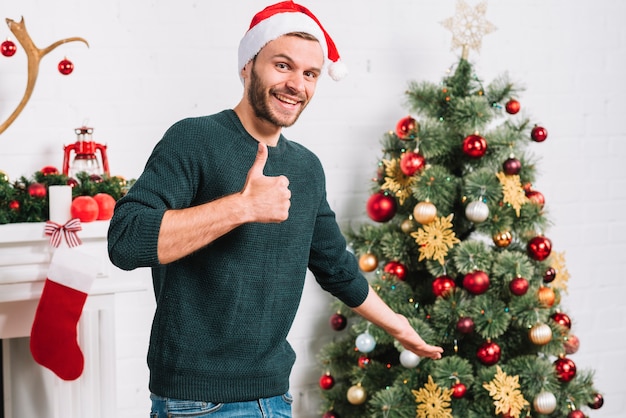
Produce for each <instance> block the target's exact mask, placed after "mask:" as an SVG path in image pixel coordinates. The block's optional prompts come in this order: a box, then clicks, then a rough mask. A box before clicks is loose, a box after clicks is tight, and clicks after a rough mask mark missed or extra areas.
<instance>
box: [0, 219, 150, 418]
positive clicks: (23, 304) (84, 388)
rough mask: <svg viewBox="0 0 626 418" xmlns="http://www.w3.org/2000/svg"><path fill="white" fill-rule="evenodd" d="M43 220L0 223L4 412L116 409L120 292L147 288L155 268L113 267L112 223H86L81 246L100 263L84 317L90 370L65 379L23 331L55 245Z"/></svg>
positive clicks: (82, 333) (75, 416)
mask: <svg viewBox="0 0 626 418" xmlns="http://www.w3.org/2000/svg"><path fill="white" fill-rule="evenodd" d="M44 226H45V223H43V222H41V223H18V224H6V225H0V339H2V348H3V350H2V351H3V359H2V362H3V366H4V370H3V376H2V379H3V382H4V400H5V407H4V417H5V418H18V417H19V418H84V417H90V418H105V417H109V416H116V392H115V390H116V386H117V380H116V379H117V378H116V372H115V370H116V353H115V336H116V331H115V328H116V324H115V299H116V298H115V295H116V294H118V293H121V292H134V291H146V290H148V289H149V287H150V278H149V276H150V272H149V269H137V270H135V271H130V272H129V271H123V270H120V269H119V268H117V267H115V266H113V265H112V264H111V263H110V261H109V258H108V255H107V249H106V236H107V230H108V227H109V222H108V221H95V222H89V223H83V224H82V230H81V231H80V232H78V235H79V237H80V239H81V240H82V242H83V243H82V245H81V246H80V247H79V248H80V252H82V253H86V254H88V255H89V256H93V257H94V259H95V260H97V263H98V269H97V276H96V279H95V281H94V283H93V285H92V287H91V290H90V292H89V295H88V297H87V301H86V303H85V307H84V308H83V313H82V316H81V319H80V322H79V324H78V336H79V346H80V347H81V350H82V351H83V354H84V357H85V369H84V372H83V374H82V375H81V377H79V378H78V379H77V380H75V381H72V382H66V381H62V380H61V379H59V378H58V377H56V375H54V374H53V373H52V372H51V371H50V370H48V369H45V368H43V367H41V366H39V365H38V364H36V363H35V362H34V361H33V360H32V357H31V356H30V352H29V349H28V339H27V338H22V337H29V336H30V330H31V327H32V322H33V319H34V316H35V311H36V309H37V305H38V303H39V298H40V296H41V292H42V290H43V286H44V282H45V280H46V277H47V272H48V267H49V263H50V260H51V257H52V255H53V252H54V249H53V248H52V247H51V246H50V243H49V237H47V236H45V234H44ZM35 387H36V388H39V393H35V392H36V391H35V390H33V388H35ZM0 395H1V394H0ZM0 412H1V411H0ZM0 416H1V414H0Z"/></svg>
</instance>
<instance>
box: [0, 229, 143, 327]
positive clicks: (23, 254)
mask: <svg viewBox="0 0 626 418" xmlns="http://www.w3.org/2000/svg"><path fill="white" fill-rule="evenodd" d="M44 226H45V223H43V222H33V223H16V224H5V225H0V303H4V302H15V301H25V300H33V299H39V297H40V296H41V291H42V290H43V284H44V281H45V279H46V275H47V270H48V265H49V263H50V259H51V257H52V254H53V251H54V249H53V248H52V247H51V246H50V245H49V237H47V236H45V235H44ZM81 226H82V231H80V232H78V236H79V237H80V239H81V240H82V241H83V245H81V246H80V247H77V248H78V249H79V250H80V251H82V252H84V253H87V254H89V255H93V256H95V257H96V258H97V259H98V260H99V262H100V265H99V268H98V272H97V277H96V280H95V282H94V284H93V286H92V288H91V291H90V293H89V294H90V295H103V294H111V293H118V292H126V291H133V290H139V289H145V288H146V281H145V272H144V274H134V273H135V272H125V271H122V270H120V269H118V268H117V267H115V266H113V265H112V264H111V263H110V261H109V259H108V255H107V249H106V236H107V231H108V227H109V222H108V221H95V222H89V223H82V225H81ZM0 334H1V332H0Z"/></svg>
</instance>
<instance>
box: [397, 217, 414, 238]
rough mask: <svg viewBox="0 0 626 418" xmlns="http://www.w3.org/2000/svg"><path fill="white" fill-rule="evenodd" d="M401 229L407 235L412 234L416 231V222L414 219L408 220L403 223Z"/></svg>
mask: <svg viewBox="0 0 626 418" xmlns="http://www.w3.org/2000/svg"><path fill="white" fill-rule="evenodd" d="M400 229H402V232H404V233H405V234H410V233H411V232H413V231H414V230H415V222H413V219H410V218H407V219H405V220H404V221H402V224H401V225H400Z"/></svg>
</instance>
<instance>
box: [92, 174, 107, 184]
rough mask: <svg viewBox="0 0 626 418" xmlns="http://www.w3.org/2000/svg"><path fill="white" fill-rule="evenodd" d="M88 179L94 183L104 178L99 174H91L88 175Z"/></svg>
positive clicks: (100, 181)
mask: <svg viewBox="0 0 626 418" xmlns="http://www.w3.org/2000/svg"><path fill="white" fill-rule="evenodd" d="M89 180H90V181H93V182H94V183H102V181H103V180H104V179H103V178H102V176H101V175H100V174H92V175H90V176H89Z"/></svg>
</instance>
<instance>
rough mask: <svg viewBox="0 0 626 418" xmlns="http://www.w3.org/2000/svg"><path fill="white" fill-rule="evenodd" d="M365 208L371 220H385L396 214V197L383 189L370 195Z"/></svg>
mask: <svg viewBox="0 0 626 418" xmlns="http://www.w3.org/2000/svg"><path fill="white" fill-rule="evenodd" d="M366 210H367V214H368V216H369V217H370V218H371V219H372V220H373V221H376V222H387V221H389V220H390V219H391V218H393V217H394V216H395V215H396V210H397V204H396V199H395V198H394V197H393V196H390V195H389V194H387V193H385V192H384V191H380V192H378V193H375V194H373V195H371V196H370V198H369V199H368V201H367V207H366Z"/></svg>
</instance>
